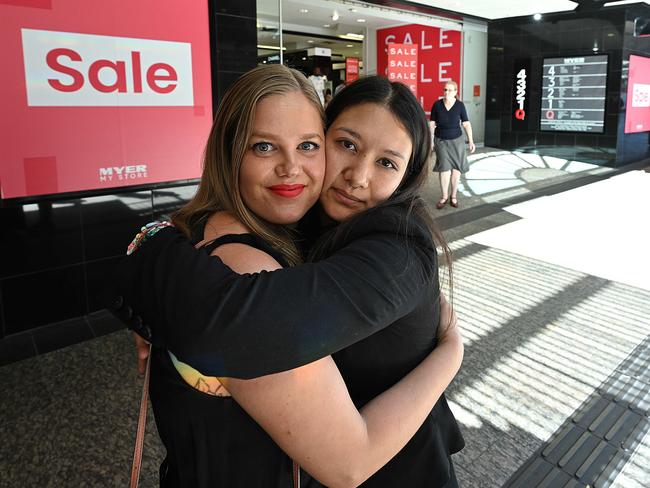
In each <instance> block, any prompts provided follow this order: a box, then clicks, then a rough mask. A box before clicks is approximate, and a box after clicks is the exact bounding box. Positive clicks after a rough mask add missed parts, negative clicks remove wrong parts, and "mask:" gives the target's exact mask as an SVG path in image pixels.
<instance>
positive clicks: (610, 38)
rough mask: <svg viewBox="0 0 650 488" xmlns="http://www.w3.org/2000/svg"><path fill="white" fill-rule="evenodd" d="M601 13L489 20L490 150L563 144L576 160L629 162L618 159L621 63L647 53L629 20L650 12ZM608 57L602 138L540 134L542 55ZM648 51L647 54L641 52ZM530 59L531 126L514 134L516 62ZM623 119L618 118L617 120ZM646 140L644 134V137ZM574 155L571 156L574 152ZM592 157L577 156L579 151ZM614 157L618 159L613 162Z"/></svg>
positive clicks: (640, 155) (639, 9)
mask: <svg viewBox="0 0 650 488" xmlns="http://www.w3.org/2000/svg"><path fill="white" fill-rule="evenodd" d="M630 9H631V8H625V7H620V8H614V9H611V8H610V9H601V10H600V11H598V12H591V13H584V14H578V13H561V14H545V15H544V17H543V19H542V21H540V22H535V21H533V20H532V18H531V17H525V18H524V17H518V18H513V19H504V20H500V21H494V22H490V24H489V26H488V74H487V100H486V138H485V143H486V145H488V146H493V147H503V148H507V149H514V148H521V147H528V148H531V147H533V148H535V147H538V148H539V147H543V146H547V147H550V146H564V148H565V154H567V156H569V157H575V158H576V159H578V158H580V157H581V156H584V158H582V159H589V157H590V156H593V157H594V159H593V161H594V162H599V159H600V158H604V159H603V160H602V162H603V163H605V164H610V165H618V164H622V163H624V162H631V160H629V159H625V157H624V156H623V154H622V153H621V154H619V155H617V135H619V124H620V123H622V122H621V120H623V119H622V117H624V108H622V107H621V106H620V100H621V90H622V89H624V88H625V87H624V86H623V87H622V86H621V76H622V67H623V61H624V60H626V59H628V58H629V53H630V47H628V46H632V45H634V46H635V47H637V48H638V47H639V43H641V44H643V46H642V48H643V49H645V46H646V45H647V42H648V41H647V40H643V41H640V40H639V38H633V37H632V29H631V26H630V20H629V18H626V16H627V17H630V16H636V15H640V14H642V15H644V16H645V17H650V8H647V7H635V9H636V10H635V12H631V11H630ZM594 46H597V47H598V52H597V54H608V55H609V66H608V81H607V85H608V86H607V102H606V104H607V106H606V119H605V133H604V134H590V133H584V134H581V133H570V132H542V131H540V130H539V115H540V114H539V108H540V106H539V100H540V96H541V93H540V90H541V79H542V73H541V70H542V62H543V58H545V57H554V56H558V57H559V56H576V55H581V54H592V53H593V52H592V49H593V48H594ZM645 52H647V51H645ZM522 58H524V59H530V65H531V75H530V77H529V78H528V87H527V88H528V91H529V97H530V101H531V104H530V107H529V112H528V113H527V115H529V117H528V118H529V122H528V126H527V127H525V129H526V130H522V131H516V130H512V124H511V122H512V114H513V111H514V106H513V104H514V96H513V90H514V73H513V71H514V63H515V61H516V60H518V59H522ZM619 115H621V117H619ZM644 136H645V138H646V141H647V134H644ZM571 148H574V149H573V151H574V152H573V153H572V154H569V153H570V152H571V151H572V149H571ZM581 151H582V152H591V153H592V154H580V152H581ZM649 156H650V153H648V148H647V145H646V147H645V148H644V151H642V152H639V151H637V152H636V153H635V157H634V158H633V160H639V159H642V158H643V157H649ZM617 158H618V159H617Z"/></svg>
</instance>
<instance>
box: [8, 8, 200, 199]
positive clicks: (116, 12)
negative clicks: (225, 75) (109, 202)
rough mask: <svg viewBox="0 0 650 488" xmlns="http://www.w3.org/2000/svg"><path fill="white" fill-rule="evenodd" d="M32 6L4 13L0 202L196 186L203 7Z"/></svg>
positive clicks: (198, 165) (198, 156)
mask: <svg viewBox="0 0 650 488" xmlns="http://www.w3.org/2000/svg"><path fill="white" fill-rule="evenodd" d="M27 3H29V6H26V5H27ZM34 3H35V2H26V3H24V4H23V5H24V6H18V4H19V3H18V2H0V17H1V18H2V24H3V28H2V29H1V30H0V39H1V40H2V46H3V49H2V50H1V51H0V63H1V65H2V66H3V67H4V69H3V89H2V91H0V106H2V117H1V118H0V147H2V152H1V154H0V195H1V197H2V198H15V197H26V196H34V195H44V194H56V193H64V192H73V191H83V190H93V189H104V188H113V187H122V186H129V185H143V184H149V183H159V182H166V181H175V180H185V179H191V178H196V177H198V176H199V175H200V173H201V153H202V151H203V147H204V145H205V140H206V137H207V135H208V133H209V130H210V126H211V121H212V109H211V107H212V93H211V77H210V39H209V30H208V8H207V4H208V2H189V3H188V2H181V1H170V2H165V3H164V5H161V4H160V2H157V1H155V0H138V1H137V2H133V1H129V0H115V1H112V2H79V1H76V0H57V1H56V2H49V1H41V2H38V3H39V5H38V6H37V7H38V8H32V7H35V5H33V4H34Z"/></svg>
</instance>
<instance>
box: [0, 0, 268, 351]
mask: <svg viewBox="0 0 650 488" xmlns="http://www.w3.org/2000/svg"><path fill="white" fill-rule="evenodd" d="M210 8H211V11H212V16H211V26H210V27H211V34H212V35H211V37H212V39H213V45H212V49H211V50H212V70H213V83H214V89H213V90H214V93H215V105H216V103H218V100H219V99H220V98H221V97H222V95H223V93H224V91H225V90H226V88H227V87H228V86H229V85H230V83H232V81H233V80H235V79H236V78H237V77H238V76H239V75H240V74H241V73H243V72H245V71H247V70H249V69H251V68H253V67H255V66H256V65H257V48H256V45H257V32H256V3H255V0H245V1H240V0H214V1H212V2H210ZM195 183H196V182H192V183H191V184H188V183H187V182H186V183H185V184H184V185H183V186H175V187H165V186H162V187H161V186H153V187H150V188H146V189H140V190H139V191H128V190H126V191H124V190H122V191H121V192H116V193H114V194H110V195H103V196H96V195H93V194H87V195H84V194H81V195H75V197H74V198H67V199H42V200H36V201H31V202H29V203H24V202H22V203H21V202H12V201H9V202H6V201H5V202H0V222H1V225H0V343H1V342H2V339H3V338H7V337H11V336H12V335H14V334H17V333H20V332H24V331H28V330H31V329H34V328H36V327H40V326H42V325H45V324H49V323H52V322H60V321H64V320H67V319H71V318H74V317H79V316H83V315H86V314H89V313H91V312H93V311H96V310H97V309H98V308H100V304H99V303H98V302H97V292H98V291H99V290H101V288H102V286H103V284H104V280H105V277H106V273H107V271H108V270H110V269H111V268H112V267H113V266H114V264H115V263H116V262H117V261H118V260H119V259H120V256H122V255H123V254H124V252H125V249H126V246H127V245H128V243H129V241H130V240H131V239H132V238H133V236H134V234H135V233H136V232H137V231H138V229H139V227H140V226H142V225H143V224H145V223H146V222H149V221H151V220H153V219H155V218H157V217H158V216H160V215H161V214H165V213H168V212H170V211H172V210H174V209H176V208H178V207H179V206H181V205H182V204H183V203H185V202H186V201H187V200H188V199H189V198H190V197H191V196H192V195H193V193H194V191H195V188H196V185H195ZM0 345H2V344H0Z"/></svg>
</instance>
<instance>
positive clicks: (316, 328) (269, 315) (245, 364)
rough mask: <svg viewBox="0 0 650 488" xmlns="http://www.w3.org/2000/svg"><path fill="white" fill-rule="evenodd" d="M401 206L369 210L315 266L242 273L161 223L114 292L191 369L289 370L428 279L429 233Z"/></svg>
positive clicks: (373, 323)
mask: <svg viewBox="0 0 650 488" xmlns="http://www.w3.org/2000/svg"><path fill="white" fill-rule="evenodd" d="M405 212H406V210H405V209H391V208H387V209H377V211H375V212H371V213H370V214H369V215H368V216H366V217H365V218H364V219H362V220H361V221H360V222H359V225H355V226H354V227H353V228H352V230H351V231H350V232H348V233H347V234H346V235H343V236H341V238H340V239H339V240H338V241H337V246H336V249H335V251H336V252H334V253H333V254H332V255H331V256H329V257H328V258H326V259H324V260H322V261H319V262H318V263H307V264H304V265H301V266H296V267H294V268H288V269H280V270H276V271H273V272H266V271H263V272H261V273H256V274H244V275H238V274H236V273H234V272H233V271H232V270H230V269H229V268H228V267H227V266H226V265H225V264H224V263H223V262H222V261H221V260H220V259H219V258H218V257H209V256H207V255H206V254H205V253H204V252H200V251H196V250H195V249H194V248H193V247H192V246H191V245H189V243H188V242H187V240H186V239H184V238H183V236H182V235H180V234H179V233H178V232H177V231H175V230H173V229H164V230H162V231H160V232H159V233H158V234H157V235H156V236H155V237H154V238H152V239H151V241H150V242H145V243H144V244H143V246H142V247H141V248H140V249H139V250H138V251H136V252H135V253H134V254H132V255H131V256H129V257H128V258H127V259H128V260H130V261H126V262H125V263H124V264H123V266H122V276H123V278H122V279H120V282H119V285H120V286H119V288H120V289H121V290H122V292H123V295H124V297H125V302H128V303H129V306H134V305H135V304H137V306H138V309H137V312H138V313H139V314H141V315H142V317H143V319H144V321H145V323H148V324H151V325H155V326H156V330H155V334H154V338H155V339H156V340H157V341H158V342H157V343H158V344H161V345H165V346H166V347H168V348H169V349H170V350H171V351H172V352H174V354H175V355H176V356H177V357H178V358H179V359H180V360H181V361H183V362H187V363H188V364H190V365H192V366H193V367H194V368H196V369H198V370H199V371H202V372H204V373H206V374H210V375H213V376H236V377H241V378H247V377H248V378H251V377H256V376H260V375H264V374H269V373H275V372H279V371H283V370H288V369H292V368H295V367H297V366H301V365H305V364H307V363H310V362H313V361H315V360H317V359H320V358H322V357H325V356H327V355H329V354H331V353H333V352H335V351H337V350H340V349H342V348H344V347H346V346H348V345H350V344H353V343H355V342H357V341H359V340H361V339H363V338H365V337H367V336H369V335H371V334H373V333H374V332H377V331H378V330H381V329H382V328H383V327H385V326H387V325H388V324H390V323H392V322H394V321H395V320H397V319H398V318H400V317H402V316H404V315H406V314H407V313H409V312H410V311H411V310H413V308H414V307H415V306H416V305H417V303H419V300H420V299H421V298H422V296H421V295H422V293H423V289H425V288H426V287H425V286H424V285H425V284H427V283H429V282H431V280H435V279H437V260H436V251H435V247H434V246H433V243H432V242H431V237H430V235H427V230H426V229H425V228H424V227H425V226H424V225H423V224H421V223H419V222H418V221H417V219H414V218H409V217H407V214H406V213H405ZM333 307H335V308H333ZM260 324H272V325H273V327H260ZM277 350H284V353H283V354H282V355H278V354H277V352H276V351H277Z"/></svg>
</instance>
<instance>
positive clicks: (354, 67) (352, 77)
mask: <svg viewBox="0 0 650 488" xmlns="http://www.w3.org/2000/svg"><path fill="white" fill-rule="evenodd" d="M358 79H359V58H345V82H346V83H352V82H353V81H356V80H358Z"/></svg>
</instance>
